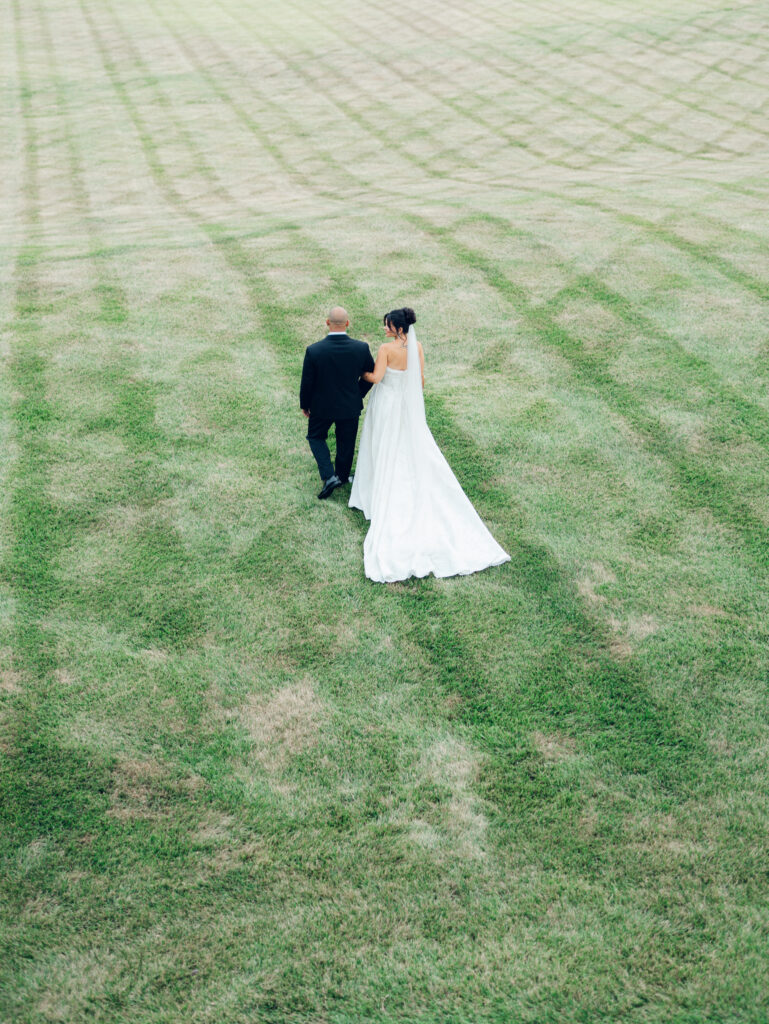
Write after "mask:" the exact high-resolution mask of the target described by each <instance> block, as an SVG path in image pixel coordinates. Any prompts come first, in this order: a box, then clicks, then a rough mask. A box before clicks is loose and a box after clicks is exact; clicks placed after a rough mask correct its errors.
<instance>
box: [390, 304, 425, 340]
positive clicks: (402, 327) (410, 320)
mask: <svg viewBox="0 0 769 1024" xmlns="http://www.w3.org/2000/svg"><path fill="white" fill-rule="evenodd" d="M416 322H417V315H416V313H415V312H414V310H413V309H409V308H408V306H404V307H403V309H393V310H391V311H390V312H389V313H385V315H384V316H383V317H382V323H384V324H386V325H387V326H388V327H392V328H393V330H395V331H403V333H404V334H407V333H408V329H409V327H410V326H411V324H415V323H416Z"/></svg>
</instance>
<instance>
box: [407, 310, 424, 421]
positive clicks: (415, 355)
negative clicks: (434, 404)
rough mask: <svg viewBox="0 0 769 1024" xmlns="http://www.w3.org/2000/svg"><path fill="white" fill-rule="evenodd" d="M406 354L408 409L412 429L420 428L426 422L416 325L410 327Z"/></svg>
mask: <svg viewBox="0 0 769 1024" xmlns="http://www.w3.org/2000/svg"><path fill="white" fill-rule="evenodd" d="M406 355H407V357H408V361H407V363H406V409H407V415H408V424H409V427H410V428H411V430H414V431H416V430H418V429H419V427H420V425H421V424H423V423H425V422H426V420H425V399H424V395H423V393H422V367H421V365H420V362H419V346H418V345H417V332H416V331H415V330H414V325H413V324H411V326H410V327H409V333H408V339H407V348H406Z"/></svg>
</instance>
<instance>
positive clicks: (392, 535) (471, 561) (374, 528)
mask: <svg viewBox="0 0 769 1024" xmlns="http://www.w3.org/2000/svg"><path fill="white" fill-rule="evenodd" d="M407 355H408V362H407V368H406V369H405V370H393V369H392V368H390V367H388V368H387V369H386V370H385V375H384V377H383V378H382V380H381V381H380V382H379V383H378V384H375V385H374V387H373V389H372V391H371V394H370V397H369V399H368V408H367V410H366V418H365V420H364V423H363V430H362V432H361V438H360V447H359V450H358V463H357V466H356V468H355V475H354V478H353V485H352V492H351V494H350V507H351V508H359V509H361V510H362V511H363V514H364V515H365V516H366V518H367V519H370V520H371V526H370V527H369V531H368V533H367V534H366V539H365V541H364V544H363V563H364V568H365V571H366V576H368V578H369V579H371V580H374V581H375V582H377V583H394V582H395V581H396V580H405V579H408V578H409V577H410V576H427V575H428V574H429V573H434V574H435V575H436V576H465V575H467V574H468V573H471V572H478V571H480V570H481V569H487V568H488V567H489V566H491V565H501V564H502V562H507V561H509V560H510V556H509V555H508V554H507V553H506V552H505V551H504V550H503V549H502V548H501V547H500V546H499V544H497V542H496V541H495V540H494V538H493V537H492V536H491V534H490V533H489V531H488V530H487V529H486V527H485V526H484V524H483V522H482V521H481V518H480V516H479V515H478V513H477V512H476V511H475V509H474V508H473V506H472V504H471V503H470V500H469V498H468V497H467V495H466V494H465V492H464V491H463V490H462V488H461V487H460V485H459V482H458V480H457V478H456V477H455V476H454V474H453V473H452V471H451V468H450V467H449V464H448V462H446V460H445V458H444V457H443V455H442V453H441V450H440V448H439V447H438V445H437V444H436V443H435V439H434V438H433V435H432V434H431V433H430V428H429V427H428V426H427V420H426V419H425V406H424V398H423V395H422V379H421V378H422V374H421V369H420V364H419V350H418V346H417V340H416V334H415V332H414V328H413V327H411V328H409V333H408V350H407Z"/></svg>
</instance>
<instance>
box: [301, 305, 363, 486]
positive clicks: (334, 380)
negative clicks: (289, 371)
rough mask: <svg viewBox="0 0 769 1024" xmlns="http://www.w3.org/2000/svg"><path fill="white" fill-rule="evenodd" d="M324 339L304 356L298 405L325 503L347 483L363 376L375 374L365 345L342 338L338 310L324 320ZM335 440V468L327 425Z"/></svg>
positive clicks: (345, 323) (343, 320)
mask: <svg viewBox="0 0 769 1024" xmlns="http://www.w3.org/2000/svg"><path fill="white" fill-rule="evenodd" d="M326 324H327V326H328V334H327V335H326V337H325V338H323V339H322V340H321V341H316V342H315V344H314V345H310V346H309V347H308V348H307V351H306V352H305V354H304V366H303V367H302V384H301V387H300V390H299V405H300V406H301V408H302V412H303V413H304V415H305V416H306V417H307V418H308V420H309V423H308V425H307V440H308V441H309V442H310V449H311V451H312V454H313V455H314V456H315V461H316V462H317V463H318V470H319V472H320V478H321V480H322V481H323V488H322V489H321V492H320V494H319V495H318V497H319V498H327V497H328V496H329V494H332V493H333V491H334V490H336V488H337V487H341V486H342V484H346V483H348V482H349V479H350V470H351V468H352V457H353V452H354V451H355V438H356V437H357V435H358V418H359V417H360V414H361V410H362V409H363V399H362V395H364V394H365V393H366V390H367V385H366V384H365V382H364V381H361V380H360V376H361V374H362V373H367V372H368V373H370V372H371V371H372V370H373V369H374V360H373V358H372V356H371V350H370V349H369V347H368V345H367V344H366V342H365V341H356V340H355V338H351V337H350V336H349V335H348V333H347V328H348V327H349V326H350V320H349V318H348V316H347V313H346V311H345V310H344V309H342V307H341V306H334V308H333V309H332V310H331V312H330V313H329V314H328V318H327V320H326ZM332 423H333V424H334V427H335V434H336V466H335V467H334V466H332V465H331V455H330V453H329V450H328V445H327V444H326V438H327V437H328V432H329V430H330V429H331V424H332Z"/></svg>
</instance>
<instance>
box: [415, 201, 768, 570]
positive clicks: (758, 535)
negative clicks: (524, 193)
mask: <svg viewBox="0 0 769 1024" xmlns="http://www.w3.org/2000/svg"><path fill="white" fill-rule="evenodd" d="M403 216H404V219H406V220H407V221H409V222H410V223H411V224H413V225H414V227H417V228H419V229H421V230H423V231H424V232H425V234H427V235H428V236H431V237H433V238H435V239H437V240H439V241H440V243H441V245H442V247H443V249H444V251H446V252H447V253H449V254H450V255H451V256H452V257H453V258H454V259H456V260H458V261H460V262H461V263H463V264H465V265H466V266H468V267H471V268H473V269H474V270H476V271H478V272H479V273H481V274H482V275H483V277H484V279H485V280H486V282H487V283H488V284H489V285H490V286H491V287H492V288H493V289H494V290H495V291H496V292H498V293H499V294H500V295H502V296H504V297H505V298H506V299H507V301H509V302H510V303H511V305H512V306H514V308H515V309H516V310H517V312H518V313H519V314H520V315H521V316H523V317H524V319H525V320H526V322H527V323H528V324H529V325H530V326H531V327H532V328H533V329H534V330H535V331H536V332H537V335H538V337H539V338H540V339H541V340H542V342H543V343H546V344H547V345H549V346H552V347H553V348H554V349H556V350H557V351H558V352H559V353H560V354H561V355H563V356H564V357H565V358H566V359H567V360H568V361H569V362H570V363H571V364H572V365H573V366H574V367H575V370H576V372H577V377H578V378H579V379H581V380H582V381H583V382H584V383H586V384H587V385H588V386H589V387H590V388H591V389H595V390H596V392H597V393H598V394H599V395H600V397H601V400H602V401H603V402H605V403H606V404H607V405H608V406H609V407H610V408H612V409H613V411H614V412H616V413H618V414H619V415H621V416H622V417H623V418H624V419H626V420H627V421H628V422H629V423H630V425H631V426H632V427H633V429H634V430H635V431H636V432H637V433H638V435H639V437H640V438H642V439H643V442H644V444H645V445H646V446H647V448H648V449H649V451H650V452H651V453H652V454H654V455H657V456H659V457H661V458H663V459H664V460H665V462H666V463H667V464H668V465H669V466H670V468H671V471H672V472H673V474H674V477H675V479H676V482H677V491H678V500H679V501H680V502H682V504H683V505H684V506H685V507H688V508H707V509H709V510H710V511H711V512H712V513H713V515H714V516H715V517H716V519H717V520H718V521H719V522H721V523H722V524H723V525H725V526H727V527H729V528H730V529H732V530H734V531H735V533H737V534H739V536H740V537H741V540H742V544H743V546H744V548H745V551H746V553H748V554H749V555H750V557H751V559H752V560H753V563H754V564H755V566H756V567H757V568H760V569H761V570H762V571H764V570H766V568H767V567H768V566H769V526H767V524H766V523H764V522H763V521H762V520H761V519H760V518H759V517H758V516H757V515H756V513H755V512H754V511H753V510H752V509H751V508H750V507H749V505H747V504H746V502H745V501H744V500H743V499H742V498H741V497H740V496H739V495H738V494H735V493H734V491H733V488H732V487H731V485H730V484H729V483H728V481H726V480H725V478H724V476H723V474H721V473H720V472H719V471H718V469H717V468H716V467H715V466H713V465H712V464H710V463H707V462H705V461H704V460H701V459H697V458H696V457H695V456H694V455H691V454H688V453H686V452H684V451H683V450H682V448H681V446H680V445H679V444H676V443H675V442H674V441H673V440H672V439H671V438H670V437H669V436H668V434H667V432H666V431H665V430H664V429H663V428H662V427H661V425H660V424H659V422H658V421H657V420H656V419H655V418H654V417H653V416H651V415H650V414H649V413H648V412H647V411H646V410H645V409H644V407H643V405H642V404H641V402H640V401H639V399H638V397H637V395H636V394H635V392H634V390H633V389H632V388H631V387H630V386H629V385H627V384H625V383H623V382H621V381H618V380H617V379H616V378H615V377H613V376H612V375H611V374H610V373H609V372H608V370H607V369H606V367H605V364H604V362H603V360H602V359H601V357H600V356H596V355H594V354H592V353H591V352H588V351H587V350H586V349H585V348H584V346H583V345H582V343H581V342H580V341H579V340H578V339H577V338H575V337H573V335H571V334H569V332H568V331H566V330H565V329H564V328H563V327H561V326H560V325H559V324H558V323H556V322H555V320H554V319H553V318H552V317H551V316H550V314H549V312H548V311H547V310H546V309H543V308H542V307H535V306H532V305H531V303H530V301H529V299H528V296H527V295H526V293H525V290H524V289H523V288H521V287H520V286H518V285H516V284H514V283H513V282H511V281H510V280H509V278H508V277H507V276H505V275H504V274H502V273H501V272H500V270H499V268H498V267H497V266H496V265H495V264H494V262H493V261H492V260H490V259H488V257H486V256H485V255H484V254H483V253H482V252H481V251H479V250H476V249H472V248H470V247H468V246H466V245H464V244H463V243H461V242H459V241H457V240H456V239H455V238H454V237H453V236H452V234H451V232H450V230H449V229H447V228H443V227H440V226H437V225H435V224H434V223H433V222H431V221H429V220H428V219H427V218H425V217H423V216H419V215H417V214H412V213H409V214H403Z"/></svg>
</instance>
